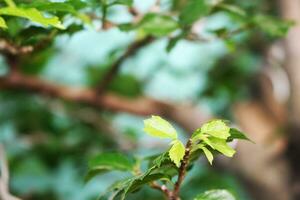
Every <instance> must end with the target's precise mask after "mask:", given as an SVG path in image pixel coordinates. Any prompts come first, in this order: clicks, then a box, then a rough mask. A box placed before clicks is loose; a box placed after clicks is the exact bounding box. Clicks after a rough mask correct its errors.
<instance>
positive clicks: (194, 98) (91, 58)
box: [0, 0, 300, 200]
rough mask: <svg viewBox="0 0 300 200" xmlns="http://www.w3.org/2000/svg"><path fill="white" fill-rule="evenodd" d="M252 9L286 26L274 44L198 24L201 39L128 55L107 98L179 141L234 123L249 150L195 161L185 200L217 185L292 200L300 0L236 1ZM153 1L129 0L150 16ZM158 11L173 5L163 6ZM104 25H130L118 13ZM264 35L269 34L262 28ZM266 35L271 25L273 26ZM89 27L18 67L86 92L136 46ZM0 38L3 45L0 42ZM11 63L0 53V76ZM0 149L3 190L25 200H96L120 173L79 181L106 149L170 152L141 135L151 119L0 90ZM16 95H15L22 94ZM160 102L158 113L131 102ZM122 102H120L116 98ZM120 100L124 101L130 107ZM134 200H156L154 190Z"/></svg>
mask: <svg viewBox="0 0 300 200" xmlns="http://www.w3.org/2000/svg"><path fill="white" fill-rule="evenodd" d="M231 2H234V3H236V4H238V5H240V6H242V7H243V8H246V9H248V10H249V11H250V12H257V11H260V12H262V13H266V14H268V15H271V16H275V17H278V18H284V19H293V20H294V22H295V24H294V25H293V26H292V27H291V29H290V31H289V33H288V34H287V35H285V36H283V37H281V38H278V37H277V36H278V34H277V32H276V30H275V32H273V35H272V34H269V35H268V34H265V33H262V32H261V31H259V30H258V31H254V32H253V31H252V32H250V31H249V32H248V31H245V32H242V33H241V34H237V35H235V36H233V37H231V39H230V40H224V39H219V38H218V37H215V33H212V31H211V30H217V29H220V28H224V27H226V28H228V29H234V28H235V27H238V25H239V24H238V22H237V21H236V20H235V19H234V18H232V17H230V16H229V15H227V14H226V13H224V12H218V13H216V14H214V15H212V16H210V17H208V18H207V19H206V20H205V22H203V21H201V22H199V23H197V24H196V25H195V27H194V29H195V32H197V33H199V34H201V36H203V37H204V39H203V41H188V40H180V41H179V42H178V44H177V45H176V46H175V47H174V48H173V49H172V51H170V52H166V50H165V48H166V45H167V43H168V40H167V38H165V39H164V38H162V39H158V40H155V41H154V42H152V43H151V44H149V45H147V46H145V47H143V48H142V49H141V50H139V51H138V52H137V53H136V54H135V55H134V56H131V57H129V58H127V59H126V60H125V61H124V62H123V63H122V66H121V69H120V72H119V73H118V74H117V75H116V77H114V79H113V81H112V82H111V84H110V85H109V90H110V92H113V93H114V94H118V95H121V96H122V97H126V99H130V103H131V104H132V105H133V106H134V105H135V104H136V107H137V108H140V107H141V108H142V110H147V109H149V110H150V112H151V111H152V110H153V112H154V113H153V114H157V113H158V114H161V115H163V116H165V117H166V118H168V119H170V120H172V123H173V124H174V125H176V127H177V128H178V130H180V134H181V137H182V138H187V137H188V134H189V133H190V132H191V131H192V130H194V129H195V128H197V127H199V126H201V124H202V123H203V122H205V121H206V120H209V119H211V118H224V119H229V120H230V121H232V123H233V124H234V125H235V126H237V127H239V128H240V129H242V130H243V131H244V132H245V133H247V135H248V136H249V137H250V138H251V139H252V140H253V141H254V142H255V144H253V143H249V142H239V143H237V144H233V145H235V146H236V149H237V152H238V153H237V155H236V156H235V157H234V158H233V159H227V158H223V157H220V158H218V159H217V160H216V162H215V165H214V166H213V167H211V166H209V165H208V164H207V161H206V160H205V159H200V160H199V162H198V165H197V166H195V167H194V168H193V169H192V171H191V173H190V174H189V175H188V177H187V179H186V184H185V186H184V187H183V190H182V191H183V193H182V195H183V199H191V198H192V197H193V196H195V194H197V193H199V192H201V191H205V190H207V189H215V188H224V189H228V190H229V191H231V192H232V193H233V194H234V195H235V196H236V197H237V199H240V200H251V199H252V200H254V199H255V200H260V199H261V200H269V199H270V200H271V199H272V200H276V199H278V200H285V199H298V198H299V196H297V195H299V191H300V188H299V187H300V185H299V184H300V183H299V172H298V171H299V170H298V169H299V168H298V167H299V161H298V159H299V147H300V140H299V136H300V133H299V130H300V129H299V124H300V87H299V86H300V68H299V63H300V56H299V55H300V32H299V28H300V27H299V26H298V24H297V23H298V22H299V21H300V1H298V0H278V1H267V0H251V1H242V0H240V1H231ZM154 3H155V2H154V1H153V0H142V1H139V0H136V1H135V7H136V8H137V9H138V10H139V11H140V12H146V11H147V10H148V9H149V8H150V7H151V6H153V4H154ZM161 6H162V9H164V7H166V8H167V7H168V2H167V1H161ZM109 18H110V20H112V21H113V22H115V23H122V22H126V21H128V20H130V19H131V16H130V14H129V13H128V11H127V10H126V9H125V8H124V7H122V6H120V7H118V6H117V7H116V8H114V9H112V11H111V12H110V13H109ZM261 26H262V28H269V29H272V27H270V26H272V24H269V23H268V21H261ZM268 26H269V27H268ZM97 27H99V24H97V23H95V24H94V25H93V26H86V27H85V28H84V29H83V30H81V31H78V32H76V33H74V34H72V35H70V34H61V35H59V36H57V37H56V38H55V41H54V42H53V43H52V44H51V45H49V47H48V48H47V49H46V50H45V51H42V53H39V54H36V55H34V56H32V57H30V58H28V61H26V62H24V63H23V66H22V70H23V71H24V73H27V74H29V75H34V76H38V77H39V78H41V79H43V80H47V81H49V82H52V83H56V84H60V85H64V86H68V87H72V88H83V87H84V88H92V87H95V86H96V85H97V83H98V80H99V79H101V76H102V75H103V74H104V72H105V70H106V69H108V68H109V67H110V66H111V64H112V63H114V61H115V60H116V58H118V57H119V56H120V55H121V54H122V52H124V50H125V49H126V48H127V47H128V46H129V45H130V44H131V43H132V42H133V41H134V40H135V38H136V34H135V33H132V32H129V33H128V32H122V31H120V30H119V29H118V28H110V29H108V30H105V31H102V30H98V29H97ZM0 39H1V38H0ZM7 71H8V65H7V62H6V60H5V57H4V56H0V74H1V76H5V74H6V73H7ZM0 88H1V90H0V143H1V145H2V147H3V148H2V150H1V152H2V154H3V155H4V153H5V155H6V157H7V161H8V168H9V172H10V184H9V186H10V191H11V193H13V194H14V195H16V196H18V197H20V198H22V199H24V200H41V199H43V200H70V199H72V200H90V199H95V198H96V197H97V196H98V195H99V194H100V193H101V192H102V191H104V190H105V188H106V187H107V186H108V185H109V184H110V183H112V182H113V181H114V180H116V179H117V178H118V177H120V176H126V174H125V175H124V174H121V173H116V172H113V173H109V174H106V175H104V176H99V177H97V178H95V179H93V180H92V181H90V182H88V183H84V176H85V174H86V172H87V163H88V160H89V158H90V157H91V156H93V155H95V154H97V153H99V152H105V151H116V150H119V151H123V152H128V153H133V154H135V155H138V156H145V155H151V154H153V153H157V152H160V151H161V150H164V149H166V148H167V147H168V142H167V141H158V140H156V139H153V138H151V137H149V136H147V135H145V133H144V132H143V119H145V118H146V117H148V116H149V114H150V113H146V114H145V115H144V114H143V113H137V112H130V110H126V109H107V108H106V107H99V106H92V105H85V104H83V103H78V102H75V101H74V102H72V101H69V100H64V99H61V98H56V97H53V96H51V95H50V96H49V95H45V93H46V92H45V93H43V92H34V91H33V92H32V91H31V92H28V91H26V90H25V91H23V90H19V89H18V88H9V89H7V88H5V87H4V88H2V87H1V81H0ZM20 88H22V86H20ZM141 97H143V98H145V99H147V100H148V99H151V101H154V102H156V103H157V102H159V104H157V105H160V106H161V102H165V103H166V104H167V106H168V108H169V109H172V111H166V112H164V111H163V110H162V109H163V107H156V108H153V107H155V106H156V104H150V103H149V104H147V102H148V101H145V102H144V101H143V100H144V99H142V101H141V102H138V100H140V98H141ZM121 103H122V101H121ZM125 103H126V102H125ZM129 199H144V200H147V199H149V200H150V199H152V200H153V199H162V197H161V196H160V194H159V193H158V192H156V191H152V190H151V189H149V188H144V189H142V191H140V192H138V193H137V194H135V195H132V196H130V197H129Z"/></svg>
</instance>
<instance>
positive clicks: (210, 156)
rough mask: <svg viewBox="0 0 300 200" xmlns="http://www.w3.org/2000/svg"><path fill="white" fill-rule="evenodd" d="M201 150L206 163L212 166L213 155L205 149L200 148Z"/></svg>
mask: <svg viewBox="0 0 300 200" xmlns="http://www.w3.org/2000/svg"><path fill="white" fill-rule="evenodd" d="M201 149H202V150H203V152H204V154H205V156H206V158H207V160H208V162H209V163H210V164H211V165H212V161H213V159H214V156H213V154H212V153H211V152H210V151H209V150H208V149H207V148H206V147H201Z"/></svg>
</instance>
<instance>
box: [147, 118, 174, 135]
mask: <svg viewBox="0 0 300 200" xmlns="http://www.w3.org/2000/svg"><path fill="white" fill-rule="evenodd" d="M144 131H145V132H146V133H148V134H149V135H151V136H154V137H160V138H170V139H177V132H176V130H175V129H174V128H173V126H172V125H171V124H170V123H169V122H167V121H166V120H164V119H162V118H161V117H159V116H152V117H151V118H150V119H146V120H144Z"/></svg>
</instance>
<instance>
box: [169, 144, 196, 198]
mask: <svg viewBox="0 0 300 200" xmlns="http://www.w3.org/2000/svg"><path fill="white" fill-rule="evenodd" d="M191 146H192V140H191V139H189V140H188V142H187V144H186V145H185V153H184V157H183V159H182V161H181V165H180V168H179V174H178V179H177V182H176V183H175V186H174V190H173V192H172V196H171V198H170V200H180V197H179V191H180V186H181V184H182V181H183V179H184V178H185V174H186V169H187V167H188V164H189V159H190V154H191Z"/></svg>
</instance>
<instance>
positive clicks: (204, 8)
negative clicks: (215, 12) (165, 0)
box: [179, 0, 210, 26]
mask: <svg viewBox="0 0 300 200" xmlns="http://www.w3.org/2000/svg"><path fill="white" fill-rule="evenodd" d="M209 10H210V7H209V5H208V4H207V3H206V1H205V0H189V1H187V5H186V6H185V7H184V8H183V10H182V12H181V13H180V15H179V22H180V24H182V25H184V26H188V25H191V24H193V23H194V22H195V21H197V20H198V19H199V18H200V17H203V16H205V15H207V14H208V13H209Z"/></svg>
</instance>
